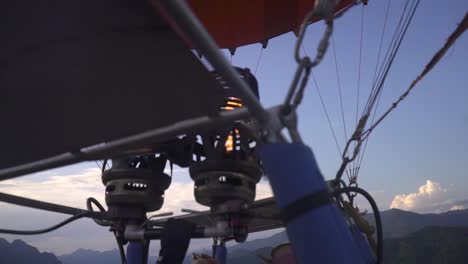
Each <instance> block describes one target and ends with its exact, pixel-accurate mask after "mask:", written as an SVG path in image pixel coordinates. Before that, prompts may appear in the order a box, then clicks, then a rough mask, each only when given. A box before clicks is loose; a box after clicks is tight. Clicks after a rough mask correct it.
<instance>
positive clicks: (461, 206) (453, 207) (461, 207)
mask: <svg viewBox="0 0 468 264" xmlns="http://www.w3.org/2000/svg"><path fill="white" fill-rule="evenodd" d="M465 209H466V207H465V206H464V205H459V204H458V205H454V206H452V207H450V209H449V211H455V210H465Z"/></svg>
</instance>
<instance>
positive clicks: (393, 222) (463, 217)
mask: <svg viewBox="0 0 468 264" xmlns="http://www.w3.org/2000/svg"><path fill="white" fill-rule="evenodd" d="M380 215H381V218H382V226H383V233H384V238H399V237H403V236H406V235H408V234H410V233H413V232H416V231H418V230H420V229H422V228H424V227H428V226H445V227H461V226H468V210H455V211H448V212H445V213H441V214H418V213H413V212H407V211H403V210H399V209H390V210H388V211H383V212H381V213H380ZM366 218H367V219H368V220H369V222H371V223H374V215H373V214H368V215H367V216H366Z"/></svg>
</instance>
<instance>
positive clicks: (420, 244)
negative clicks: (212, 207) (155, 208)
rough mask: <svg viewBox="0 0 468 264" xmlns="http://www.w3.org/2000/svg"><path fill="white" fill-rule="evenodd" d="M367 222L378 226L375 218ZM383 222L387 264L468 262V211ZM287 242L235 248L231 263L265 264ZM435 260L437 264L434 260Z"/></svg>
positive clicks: (281, 238)
mask: <svg viewBox="0 0 468 264" xmlns="http://www.w3.org/2000/svg"><path fill="white" fill-rule="evenodd" d="M366 218H368V220H369V221H370V222H372V223H373V222H374V221H373V220H374V216H373V215H372V214H368V215H367V216H366ZM381 218H382V223H383V230H384V238H385V241H384V247H385V249H384V252H385V260H386V261H385V263H402V264H403V263H465V262H464V261H462V262H460V260H465V259H466V260H468V258H467V257H465V251H466V252H468V250H466V249H468V244H467V239H468V233H467V232H468V210H458V211H449V212H446V213H441V214H418V213H413V212H407V211H403V210H398V209H391V210H388V211H384V212H381ZM286 241H288V238H287V234H286V232H285V231H283V232H280V233H278V234H275V235H273V236H271V237H268V238H263V239H256V240H252V241H249V242H246V243H243V244H238V245H235V246H233V247H230V248H229V250H228V251H229V254H228V263H229V264H253V263H262V262H261V261H260V259H259V257H258V255H259V254H261V255H266V256H268V255H270V252H271V249H272V248H273V247H275V246H277V245H279V244H282V243H284V242H286ZM426 251H430V254H428V253H426ZM427 256H429V257H427ZM432 258H434V259H435V260H436V261H432V260H430V259H432ZM426 259H429V260H428V261H426ZM416 260H420V261H416ZM466 262H467V263H468V261H466Z"/></svg>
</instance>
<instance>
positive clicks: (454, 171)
mask: <svg viewBox="0 0 468 264" xmlns="http://www.w3.org/2000/svg"><path fill="white" fill-rule="evenodd" d="M404 2H405V1H404V0H392V1H391V6H390V14H389V19H388V22H387V23H388V24H387V31H386V35H385V38H384V42H383V43H384V44H383V45H384V46H383V47H384V50H386V49H385V48H386V47H387V46H388V44H389V39H390V37H391V34H392V33H393V31H394V29H395V25H396V23H397V19H398V16H399V14H400V12H401V10H402V4H403V3H404ZM387 3H388V2H387V1H372V0H371V1H370V3H369V5H368V6H366V7H365V8H364V31H363V55H362V67H361V86H360V91H361V97H360V102H361V105H360V109H361V111H362V107H363V104H364V102H365V100H366V99H367V95H368V92H369V89H370V82H371V79H372V77H373V74H374V67H375V63H376V59H377V52H378V46H379V41H380V34H381V30H382V26H383V22H384V16H385V9H386V5H387ZM467 7H468V4H467V2H466V1H465V0H451V1H436V0H425V1H421V3H420V6H419V9H418V11H417V12H416V14H415V17H414V19H413V22H412V24H411V26H410V28H409V30H408V33H407V35H406V38H405V40H404V41H403V43H402V46H401V49H400V52H399V54H398V55H397V58H396V60H395V63H394V65H393V68H392V70H391V71H390V73H389V76H388V79H387V82H386V85H385V87H384V90H383V95H382V99H381V102H380V107H379V110H378V113H381V112H382V111H384V110H385V109H387V108H388V107H389V106H390V105H391V103H392V102H393V101H395V100H396V99H397V98H398V97H399V96H400V95H401V93H402V92H403V91H404V90H405V89H406V88H407V87H408V85H409V83H410V82H411V81H412V80H413V79H414V78H415V77H416V76H417V75H418V74H419V72H420V71H421V70H422V69H423V67H424V66H425V64H426V63H427V62H428V61H429V60H430V58H431V57H432V55H433V54H434V53H435V52H436V51H437V50H438V49H439V48H440V47H442V45H443V44H444V42H445V39H446V38H447V37H448V36H449V35H450V33H451V32H452V31H453V30H454V29H455V27H456V25H457V23H458V22H460V21H461V19H462V18H463V16H464V14H465V12H466V11H467V10H468V9H467ZM361 11H362V8H361V7H356V8H353V9H352V10H350V11H349V13H347V14H346V15H345V16H343V17H341V18H340V19H339V20H337V21H336V23H335V31H334V40H335V46H336V50H335V51H336V55H337V56H336V59H337V62H338V68H339V77H340V81H341V89H342V92H343V105H344V110H345V120H346V123H347V131H348V135H349V134H351V131H352V130H353V124H354V122H355V119H354V115H355V107H356V93H357V76H358V60H359V39H360V25H361V24H360V21H361ZM322 32H323V24H322V23H320V22H319V23H315V24H313V25H312V26H310V27H309V28H308V30H307V36H306V39H305V45H304V48H305V50H306V51H307V53H308V54H309V55H313V54H315V50H316V46H317V41H318V40H319V39H320V38H321V36H322ZM295 40H296V37H295V36H294V34H292V33H288V34H285V35H283V36H280V37H277V38H274V39H272V40H270V42H269V44H268V47H267V48H266V49H265V50H263V52H262V56H261V60H260V63H259V66H258V70H257V72H256V76H257V79H258V82H259V87H260V94H261V101H262V103H263V104H264V105H265V106H273V105H276V104H278V103H281V102H282V101H283V98H284V96H285V94H286V91H287V89H288V87H289V84H290V82H291V80H292V76H293V73H294V71H295V70H296V64H295V61H294V60H293V47H294V42H295ZM467 44H468V38H467V36H466V34H465V35H464V36H462V37H461V38H460V39H459V40H458V41H457V43H456V44H455V46H454V47H453V48H451V49H450V50H449V51H448V53H447V55H446V57H445V58H444V59H442V61H441V62H440V63H439V64H438V65H437V66H436V68H435V69H434V70H433V71H432V72H431V73H430V74H429V75H428V76H427V77H426V78H424V79H423V81H421V82H420V83H419V84H418V85H417V87H416V88H415V89H414V90H413V92H412V94H411V95H410V96H409V97H408V98H407V99H406V100H405V101H404V102H403V103H402V104H400V106H399V107H398V108H397V109H396V110H395V111H394V112H393V113H392V114H391V115H390V116H389V117H388V118H387V119H386V120H385V121H384V122H383V123H382V124H381V125H380V126H379V127H378V128H377V129H376V130H375V131H374V132H373V134H372V135H371V138H370V141H369V145H368V149H367V151H366V156H365V159H364V162H363V167H362V169H361V173H360V176H359V184H360V186H361V187H363V188H365V189H367V190H369V191H371V193H373V194H374V195H375V197H376V199H377V201H378V203H379V206H380V208H381V209H382V210H386V209H388V208H389V206H390V204H391V203H392V201H397V202H399V203H398V204H399V205H400V207H401V208H403V209H408V210H414V211H420V212H428V211H431V212H433V211H437V210H439V211H440V210H442V211H443V210H448V209H450V208H451V207H452V206H455V205H457V206H458V205H463V204H465V205H466V204H467V203H466V201H465V200H466V199H467V198H468V191H466V190H468V177H467V176H468V173H467V172H466V169H465V167H466V166H465V159H466V157H467V155H466V150H467V149H468V139H467V137H466V135H468V105H467V100H468V90H467V89H466V88H467V87H468V86H467V83H468V67H467V66H468V49H466V47H467V46H468V45H467ZM260 49H261V46H260V44H254V45H250V46H246V47H241V48H239V49H237V51H236V54H235V55H234V56H233V57H232V63H233V64H234V65H236V66H240V67H248V68H251V69H252V71H255V68H256V64H257V61H258V58H259V54H260ZM226 54H227V57H228V59H230V55H228V53H227V52H226ZM314 74H315V77H316V80H317V83H318V86H319V88H320V91H321V93H322V96H323V99H324V101H325V104H326V107H327V111H328V112H329V114H330V117H331V121H332V125H333V128H334V130H335V132H336V135H337V138H338V141H339V144H340V147H341V148H343V146H344V144H345V139H344V133H343V126H342V121H341V109H340V101H339V97H338V86H337V77H336V71H335V64H334V56H333V50H332V49H331V48H330V49H329V50H328V53H327V54H326V57H325V59H324V61H323V62H322V64H320V65H319V66H318V67H317V68H316V69H314ZM298 114H299V117H300V120H299V128H300V132H301V134H302V136H303V138H304V140H305V142H306V144H307V145H309V146H310V147H311V148H312V149H313V151H314V153H315V155H316V157H317V160H318V163H319V166H320V168H321V170H322V172H323V173H324V176H325V177H326V178H332V177H333V176H334V175H335V173H336V170H337V169H338V166H339V165H340V157H339V155H338V153H337V150H336V147H335V144H334V141H333V138H332V136H331V132H330V129H329V127H328V124H327V121H326V119H325V114H324V111H323V108H322V106H321V104H320V101H319V98H318V96H317V93H316V90H315V87H314V83H313V81H312V80H311V81H310V82H309V85H308V87H307V90H306V94H305V98H304V100H303V103H302V104H301V106H300V109H299V113H298ZM96 168H97V166H96V164H95V163H82V164H78V165H73V166H69V167H65V168H60V169H56V170H53V171H49V172H43V173H38V174H35V175H32V176H28V177H23V178H20V179H18V180H15V181H7V182H3V183H0V190H1V191H5V192H10V193H15V194H22V195H25V196H30V197H33V198H42V199H45V200H48V201H50V202H61V203H64V204H68V205H74V206H81V207H83V205H84V201H85V199H86V198H87V197H88V196H91V195H94V196H97V197H98V198H99V199H100V200H101V201H102V200H103V199H102V198H103V190H104V188H103V186H102V185H101V183H100V179H99V175H98V172H97V171H96V170H95V169H96ZM65 175H66V176H65ZM54 177H55V178H54ZM174 182H175V185H173V186H172V187H171V188H170V189H169V193H170V192H173V193H175V194H174V196H173V197H178V199H175V200H174V201H173V202H172V203H170V202H169V205H167V206H166V207H165V208H164V209H165V210H178V209H180V208H181V207H183V206H185V207H187V206H194V203H193V202H190V201H189V200H190V199H192V197H191V180H190V178H189V176H188V174H187V173H186V171H184V170H178V171H176V173H175V175H174ZM80 184H81V185H80ZM25 186H26V187H25ZM49 188H51V189H49ZM53 188H55V189H53ZM259 189H260V192H261V193H262V195H264V196H267V195H268V194H269V191H268V186H267V183H266V182H263V183H262V185H261V187H259ZM182 194H184V195H185V196H183V198H180V197H181V196H182ZM177 195H178V196H177ZM56 197H60V199H57V198H56ZM462 203H463V204H462ZM395 204H397V203H395ZM0 206H2V208H3V213H2V218H1V219H0V226H2V227H9V228H14V227H20V228H37V227H43V226H46V225H49V224H52V223H54V222H56V221H57V220H58V219H59V218H60V217H61V216H60V217H59V216H55V215H52V214H48V213H39V212H36V211H32V212H31V210H28V209H23V208H16V207H12V206H8V205H0ZM405 206H406V207H405ZM364 207H366V206H364ZM4 216H7V217H4ZM26 216H29V217H31V216H34V217H35V219H38V220H37V221H38V222H36V223H35V224H34V223H31V221H29V217H26ZM90 226H91V225H90V222H89V221H85V222H83V223H78V224H75V225H72V226H70V227H68V228H65V230H63V231H59V232H57V233H55V234H52V235H51V236H48V237H46V236H43V237H35V238H34V237H28V238H26V240H27V241H29V242H31V243H33V244H34V245H36V246H38V247H40V248H41V249H43V250H50V251H54V252H58V253H63V252H69V251H70V250H72V249H73V247H74V248H77V247H86V246H87V245H89V244H87V242H86V241H87V238H86V237H80V232H81V231H80V230H84V229H86V230H88V232H89V231H90V230H94V231H95V235H96V237H95V238H94V239H93V241H94V240H95V241H96V243H101V246H98V245H94V244H93V245H92V247H95V248H98V249H108V248H113V247H114V246H115V245H114V242H113V240H112V238H111V236H110V234H109V233H108V232H107V231H106V230H101V229H99V230H101V231H97V230H98V228H97V227H94V226H93V227H90ZM94 231H93V232H94ZM73 236H75V237H73ZM104 236H107V237H105V238H102V239H101V237H104ZM71 237H73V239H72V238H71ZM8 238H9V239H14V238H18V237H8ZM22 239H24V237H22ZM67 239H68V240H67ZM72 242H73V243H72ZM80 243H81V244H80ZM65 245H68V247H66V246H65Z"/></svg>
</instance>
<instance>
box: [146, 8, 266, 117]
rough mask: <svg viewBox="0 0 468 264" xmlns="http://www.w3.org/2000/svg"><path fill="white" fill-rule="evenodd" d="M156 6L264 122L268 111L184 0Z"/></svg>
mask: <svg viewBox="0 0 468 264" xmlns="http://www.w3.org/2000/svg"><path fill="white" fill-rule="evenodd" d="M155 2H156V4H157V5H158V7H162V8H163V11H164V13H166V14H167V15H169V16H170V17H171V18H172V21H173V22H175V23H176V24H177V26H178V27H179V28H180V29H181V30H182V31H183V33H184V36H186V37H188V39H189V40H190V42H191V44H192V45H194V47H195V48H196V49H197V50H199V51H200V52H201V53H202V54H203V55H204V56H205V57H206V59H207V60H208V61H209V62H210V64H211V65H212V66H213V67H214V68H215V69H216V71H217V72H218V73H219V74H220V75H222V76H223V77H224V78H225V79H226V81H228V83H229V84H230V87H232V88H233V89H236V90H237V91H238V92H239V94H240V95H241V97H242V100H243V101H244V103H245V105H246V106H247V108H248V109H249V112H250V114H251V115H253V116H254V117H255V118H256V119H257V120H258V121H259V122H260V123H261V124H262V125H264V126H266V125H268V113H267V111H266V110H265V109H264V108H263V107H262V105H261V104H260V102H259V101H258V99H257V97H256V96H255V95H254V93H253V92H252V91H251V90H250V88H249V87H248V85H247V84H246V83H245V82H244V81H243V80H242V79H241V78H240V77H239V74H238V73H237V72H236V71H235V70H234V68H233V67H232V66H231V64H230V63H229V62H228V61H227V60H226V58H225V57H224V55H223V53H222V52H221V51H220V50H219V47H218V46H217V45H216V43H215V41H214V40H213V38H212V37H211V36H210V34H209V33H208V32H207V31H206V29H205V28H204V27H203V25H202V24H201V22H200V21H199V20H198V18H197V17H196V16H195V15H194V14H193V12H192V11H191V10H190V8H189V7H188V5H187V4H186V2H185V1H182V0H160V1H155Z"/></svg>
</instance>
